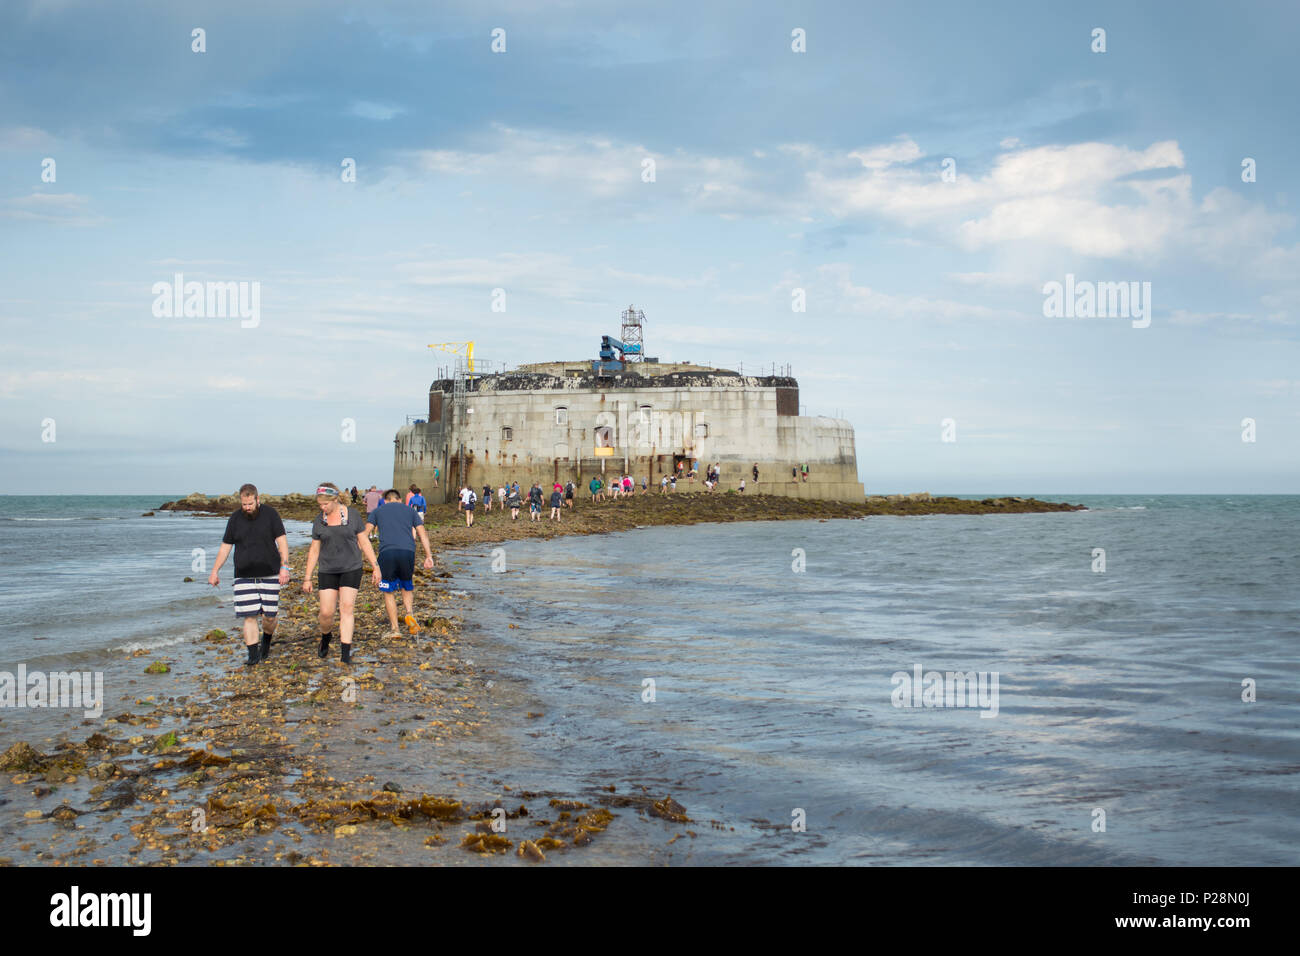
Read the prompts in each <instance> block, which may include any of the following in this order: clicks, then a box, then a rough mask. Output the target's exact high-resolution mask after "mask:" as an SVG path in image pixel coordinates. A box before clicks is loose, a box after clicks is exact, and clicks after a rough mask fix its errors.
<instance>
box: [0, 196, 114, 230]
mask: <svg viewBox="0 0 1300 956" xmlns="http://www.w3.org/2000/svg"><path fill="white" fill-rule="evenodd" d="M89 202H90V200H89V199H88V198H87V197H86V196H79V195H77V194H76V193H47V192H34V193H32V194H30V195H28V196H20V197H18V198H15V199H8V200H5V202H4V203H3V204H0V219H19V220H25V221H27V222H50V223H56V224H58V225H63V226H95V225H98V224H100V223H101V222H104V219H103V217H101V216H96V215H92V214H89V213H88V212H87V211H86V207H87V204H88V203H89Z"/></svg>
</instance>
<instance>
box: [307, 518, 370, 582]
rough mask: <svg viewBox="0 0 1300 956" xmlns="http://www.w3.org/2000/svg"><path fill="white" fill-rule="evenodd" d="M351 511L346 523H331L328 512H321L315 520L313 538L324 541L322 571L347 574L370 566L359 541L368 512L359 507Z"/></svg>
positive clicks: (321, 560) (319, 567)
mask: <svg viewBox="0 0 1300 956" xmlns="http://www.w3.org/2000/svg"><path fill="white" fill-rule="evenodd" d="M339 507H343V506H342V505H340V506H339ZM347 512H348V520H347V523H346V524H340V525H328V524H326V523H325V516H324V515H317V516H316V520H315V521H313V522H312V524H311V539H312V540H313V541H319V542H320V564H319V565H317V568H316V569H317V570H318V571H324V572H325V573H326V574H346V573H347V572H348V571H356V570H358V569H360V568H364V567H365V566H366V562H365V561H364V560H363V559H362V556H361V548H360V546H359V545H358V544H357V535H358V534H361V533H362V532H364V531H365V530H366V516H365V514H364V513H363V512H362V511H361V509H360V508H356V507H348V509H347Z"/></svg>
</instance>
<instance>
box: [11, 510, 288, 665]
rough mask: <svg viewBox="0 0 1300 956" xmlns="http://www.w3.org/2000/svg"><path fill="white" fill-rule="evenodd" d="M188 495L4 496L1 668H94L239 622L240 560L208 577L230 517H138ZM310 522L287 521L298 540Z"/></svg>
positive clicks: (171, 515)
mask: <svg viewBox="0 0 1300 956" xmlns="http://www.w3.org/2000/svg"><path fill="white" fill-rule="evenodd" d="M179 497H183V495H171V496H168V495H92V496H51V497H43V496H35V495H3V496H0V569H3V573H0V627H2V628H3V633H4V639H3V641H0V668H4V669H7V670H12V669H13V667H14V665H16V664H17V663H18V662H19V661H23V662H26V663H27V665H28V667H29V668H31V667H44V668H47V669H50V668H55V667H75V666H81V665H86V664H90V663H94V662H100V661H103V660H106V659H111V658H112V657H114V656H116V655H118V654H119V653H120V652H122V651H126V650H132V649H135V648H138V647H148V648H153V647H165V646H167V645H169V644H175V643H177V642H179V641H181V640H184V639H185V637H186V636H188V635H191V634H193V633H194V632H195V631H196V630H197V631H198V632H199V633H202V632H203V631H204V630H207V629H208V628H210V627H212V626H214V622H216V623H221V622H225V623H228V621H227V618H229V619H233V617H234V611H233V610H231V607H232V601H231V598H232V592H231V588H230V584H231V581H232V580H233V575H234V566H233V564H232V562H231V560H229V559H228V560H227V562H226V566H225V567H224V568H222V585H223V586H222V587H221V588H220V589H217V588H213V587H211V586H210V585H209V584H208V583H207V577H208V574H209V573H210V572H211V567H212V561H213V560H214V559H215V558H216V555H217V550H218V549H219V548H220V547H221V536H222V534H223V533H224V531H225V527H226V519H225V518H215V517H196V516H193V515H188V514H184V513H170V512H164V511H160V512H158V513H157V514H156V515H154V516H153V517H149V518H145V517H141V515H142V514H143V513H144V512H146V511H150V510H152V509H153V508H154V507H155V506H157V505H159V504H161V503H162V502H164V501H168V500H171V499H174V498H179ZM303 529H308V531H309V529H310V526H309V525H306V524H302V523H300V522H286V523H285V530H286V531H287V532H288V534H289V542H290V545H293V544H295V543H297V542H298V541H301V540H306V538H307V535H306V534H304V533H303ZM196 548H197V549H201V550H202V551H203V552H204V553H203V555H202V556H201V557H202V560H203V565H202V566H203V570H202V571H198V570H195V554H194V551H195V549H196ZM186 577H192V578H193V579H194V581H193V582H191V583H185V578H186ZM223 626H225V624H224V623H223Z"/></svg>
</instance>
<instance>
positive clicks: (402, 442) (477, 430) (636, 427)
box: [393, 376, 864, 501]
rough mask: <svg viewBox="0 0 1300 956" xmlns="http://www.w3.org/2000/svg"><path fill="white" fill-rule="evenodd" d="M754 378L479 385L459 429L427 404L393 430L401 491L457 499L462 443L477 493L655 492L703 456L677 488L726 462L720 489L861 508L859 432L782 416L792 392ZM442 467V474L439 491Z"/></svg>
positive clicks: (443, 407)
mask: <svg viewBox="0 0 1300 956" xmlns="http://www.w3.org/2000/svg"><path fill="white" fill-rule="evenodd" d="M758 381H761V380H756V379H752V378H750V379H746V378H743V377H740V376H730V377H721V378H720V379H719V380H716V381H714V382H712V383H710V384H705V385H680V386H673V387H663V386H658V387H655V386H649V385H646V386H644V387H619V388H592V387H582V385H581V384H579V383H576V382H566V381H564V380H562V379H557V378H551V379H550V384H552V385H553V386H554V387H542V388H537V387H533V388H510V387H503V388H498V387H494V386H495V385H496V383H495V382H494V381H492V380H490V379H488V380H483V381H481V382H480V383H477V384H479V388H478V389H476V390H475V391H471V392H470V394H469V399H468V402H467V407H468V409H470V411H469V412H468V414H467V415H466V419H467V425H466V426H465V428H464V429H463V432H461V433H457V431H456V430H455V429H454V428H453V427H452V422H451V418H450V405H451V403H450V401H439V402H437V403H434V402H432V401H431V402H430V410H431V412H433V411H435V410H436V411H438V412H439V413H440V415H441V417H440V418H438V419H437V420H431V421H429V422H428V423H426V424H417V425H407V426H405V427H403V428H402V429H400V430H399V431H398V434H397V438H396V439H395V455H394V469H393V474H394V486H395V487H398V488H405V487H406V486H407V485H409V484H412V483H415V484H417V485H419V486H420V487H421V488H423V489H424V490H425V494H426V496H427V497H429V499H430V500H431V501H446V500H451V497H450V495H449V494H448V480H449V479H450V481H451V483H452V484H455V483H456V480H457V477H458V475H460V474H461V468H460V466H461V464H462V463H461V462H460V461H459V460H458V457H457V453H458V450H459V446H460V443H461V442H462V441H463V443H464V449H465V454H464V462H463V464H464V479H465V480H466V482H467V483H468V484H470V485H472V486H473V487H475V488H476V489H478V490H479V491H480V492H481V490H482V486H483V485H485V484H487V485H491V486H492V487H493V488H496V487H499V486H500V485H502V484H505V483H506V482H509V481H518V482H519V484H520V485H521V486H524V487H528V486H529V485H530V484H531V483H532V482H534V481H538V482H541V483H542V484H543V486H544V487H545V486H548V485H549V484H550V483H551V482H554V481H561V482H564V481H569V480H573V481H575V482H578V483H579V485H580V486H581V487H585V485H586V483H587V482H588V481H590V480H591V477H592V475H600V476H602V478H603V480H605V482H606V483H608V482H609V481H610V480H611V479H612V478H613V477H614V476H615V475H616V474H617V475H621V474H623V473H624V472H625V471H626V472H628V473H630V474H632V475H633V477H634V478H635V480H636V481H637V484H638V486H639V485H640V482H641V479H642V478H643V477H645V478H648V479H649V481H650V483H651V485H652V486H654V487H655V488H656V489H657V486H658V483H659V480H660V478H661V477H662V476H663V475H665V474H669V475H670V474H672V473H673V472H674V471H675V469H676V465H677V462H678V461H679V460H683V459H684V460H685V461H686V465H685V468H684V469H683V471H686V470H689V468H690V462H691V461H692V460H697V461H698V462H699V463H700V465H699V467H700V475H699V477H698V479H697V480H696V482H694V483H691V482H689V481H685V482H682V483H679V484H678V490H679V491H680V490H691V489H692V488H695V489H699V488H701V487H702V482H703V477H704V474H703V473H704V467H705V465H706V464H707V463H709V462H720V463H721V472H722V490H726V489H727V488H736V487H738V486H739V483H740V479H741V478H742V477H743V478H745V481H746V487H747V490H749V491H758V492H762V493H766V494H782V495H791V496H797V497H807V498H834V499H843V500H861V499H862V498H863V496H864V490H863V487H862V483H861V482H860V481H859V480H858V476H857V458H856V453H855V450H854V443H853V428H852V426H851V425H850V424H849V423H848V422H846V421H843V420H839V419H831V418H806V417H800V416H797V415H791V414H788V413H784V412H788V410H791V402H790V400H789V395H790V392H791V391H792V388H791V386H793V389H797V385H794V384H793V382H789V384H787V385H783V386H780V387H778V386H776V385H761V384H757V382H758ZM786 381H788V380H786ZM505 384H507V385H508V384H509V382H507V383H505ZM778 393H784V394H782V395H780V396H778ZM447 397H448V398H449V397H450V396H447ZM796 402H797V396H796ZM778 404H780V405H781V406H782V408H781V412H783V413H784V414H782V413H778ZM435 405H436V409H435ZM794 407H795V408H797V404H796V405H795V406H794ZM755 463H757V465H758V468H759V481H758V483H757V484H755V482H754V480H753V476H752V473H751V469H752V468H753V466H754V464H755ZM803 464H807V465H808V466H809V480H808V482H807V483H805V482H803V481H802V480H800V481H798V482H792V481H791V469H792V468H798V467H799V466H801V465H803ZM435 465H437V466H438V467H439V468H440V470H441V475H442V481H441V483H440V484H441V486H440V487H439V488H437V489H434V488H433V487H432V485H433V477H432V476H433V467H434V466H435ZM451 491H453V492H454V489H451Z"/></svg>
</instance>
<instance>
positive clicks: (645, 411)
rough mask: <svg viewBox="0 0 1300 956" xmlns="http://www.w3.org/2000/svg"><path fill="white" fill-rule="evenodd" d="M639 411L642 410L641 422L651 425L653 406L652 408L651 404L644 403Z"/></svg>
mask: <svg viewBox="0 0 1300 956" xmlns="http://www.w3.org/2000/svg"><path fill="white" fill-rule="evenodd" d="M637 411H638V412H640V415H641V424H642V425H649V424H650V412H651V408H650V406H649V405H642V406H641V407H640V408H638V409H637Z"/></svg>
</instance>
